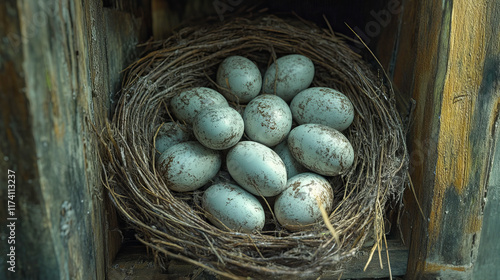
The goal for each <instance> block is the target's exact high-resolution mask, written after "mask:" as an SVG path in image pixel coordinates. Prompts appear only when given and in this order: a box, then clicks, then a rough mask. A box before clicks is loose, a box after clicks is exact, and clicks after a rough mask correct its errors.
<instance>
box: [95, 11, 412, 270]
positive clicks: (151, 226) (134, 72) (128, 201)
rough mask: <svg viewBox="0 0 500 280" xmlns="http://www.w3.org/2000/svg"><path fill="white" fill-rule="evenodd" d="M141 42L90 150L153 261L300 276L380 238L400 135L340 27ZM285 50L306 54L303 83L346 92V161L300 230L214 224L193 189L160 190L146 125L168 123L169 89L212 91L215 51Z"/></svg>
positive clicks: (224, 29) (397, 180)
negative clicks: (251, 230)
mask: <svg viewBox="0 0 500 280" xmlns="http://www.w3.org/2000/svg"><path fill="white" fill-rule="evenodd" d="M148 47H149V50H150V51H149V52H148V53H147V54H146V55H145V56H143V57H142V58H141V59H139V60H137V61H136V62H134V63H133V64H132V65H131V66H129V67H128V69H127V71H126V77H125V79H124V83H123V87H122V91H121V95H120V99H119V102H118V104H117V108H116V113H115V115H114V117H113V119H112V121H111V122H110V123H108V124H107V128H106V129H104V130H103V132H102V133H101V139H102V147H101V149H100V157H101V160H102V163H103V168H104V183H105V186H106V188H107V189H108V190H109V195H110V197H111V200H112V202H113V203H114V204H115V206H116V208H117V209H118V212H119V213H120V214H122V215H123V216H124V217H125V219H126V220H127V221H128V222H129V223H130V224H131V225H132V226H133V227H134V229H135V230H136V232H137V238H138V239H139V240H141V241H142V242H143V243H145V244H146V245H147V246H148V247H149V248H151V249H152V250H153V251H154V252H155V253H156V257H157V260H158V262H159V264H160V265H165V263H166V260H167V258H174V259H180V260H183V261H187V262H189V263H192V264H196V265H198V266H200V267H203V268H205V269H208V270H210V271H212V272H215V273H218V274H220V275H224V276H227V277H231V278H238V277H241V276H252V275H253V276H255V275H263V274H266V275H274V276H283V275H285V276H300V277H305V276H313V275H316V276H318V275H320V273H321V271H323V270H324V269H325V268H329V269H331V268H340V267H341V261H342V260H344V259H345V258H347V257H350V256H353V255H354V254H355V253H356V252H358V251H359V249H360V248H361V247H362V246H363V243H364V241H366V240H367V239H373V240H374V241H375V245H374V246H378V248H382V242H383V238H384V234H385V230H386V229H385V228H384V219H385V210H386V205H387V203H386V202H387V201H388V200H389V199H391V198H396V199H398V198H399V197H400V195H401V194H402V192H403V189H404V185H405V183H406V182H407V180H408V179H407V177H406V172H407V165H408V156H407V151H406V146H405V139H404V134H403V129H402V124H401V121H400V119H399V117H398V114H397V112H396V110H395V106H394V96H393V95H394V93H393V91H392V90H390V87H389V88H388V87H386V86H384V83H383V80H384V79H383V78H382V76H381V75H380V74H379V75H377V74H375V73H374V72H373V70H372V69H371V68H370V67H369V66H368V65H367V64H366V63H365V62H363V61H362V59H361V58H360V56H359V55H357V54H356V53H354V52H353V51H352V50H351V49H350V48H349V47H348V45H347V44H346V43H345V42H344V40H343V39H342V38H341V36H338V35H336V34H334V33H333V32H331V30H323V29H320V28H318V27H317V26H315V25H314V24H311V23H309V22H305V21H303V20H297V19H295V20H284V19H280V18H278V17H275V16H261V17H259V18H254V19H249V18H236V19H233V20H231V21H229V22H225V23H220V22H219V23H215V24H213V25H207V24H205V25H201V26H189V27H185V28H183V29H181V30H179V31H178V32H177V33H175V34H174V35H173V36H171V37H170V38H168V39H167V40H165V41H162V42H155V43H150V44H148ZM286 54H302V55H305V56H307V57H309V58H310V59H311V60H312V61H313V62H314V65H315V69H316V73H315V77H314V80H313V83H312V85H311V86H324V87H330V88H334V89H337V90H339V91H340V92H342V93H344V94H345V95H346V96H347V97H349V99H350V100H351V101H352V103H353V105H354V107H355V119H354V122H353V123H352V125H351V126H350V127H349V128H348V129H347V130H346V131H344V134H345V135H346V137H347V138H348V139H349V140H350V142H351V143H352V146H353V147H354V151H355V160H354V164H353V166H352V168H351V169H350V170H349V171H348V172H346V173H344V174H342V175H341V176H338V177H337V178H335V179H334V181H335V182H333V183H334V184H333V186H334V189H335V190H334V194H335V199H334V210H333V212H332V213H331V214H330V215H329V219H328V220H324V221H321V222H318V223H317V224H316V225H315V226H314V227H312V228H310V229H307V230H303V231H300V232H289V231H287V230H284V229H276V230H268V231H264V232H262V233H260V234H243V233H238V232H229V231H224V230H220V229H218V228H216V227H214V226H213V225H211V224H210V223H209V222H207V219H206V218H205V213H204V212H203V210H202V209H201V208H200V207H199V197H200V194H201V193H202V190H199V191H195V192H192V193H188V194H178V193H174V192H171V191H169V189H168V186H167V184H166V183H165V181H164V179H163V178H162V177H161V176H160V175H159V172H158V167H157V165H156V163H155V150H154V146H153V140H154V136H155V133H156V131H157V128H158V127H159V125H160V124H162V123H163V122H166V121H169V118H170V117H169V114H168V110H167V109H166V108H167V104H168V102H169V99H170V98H171V97H172V96H174V95H176V94H178V93H180V92H181V91H182V90H184V89H187V88H190V87H199V86H205V87H211V88H214V89H216V90H217V85H216V84H215V83H214V82H213V80H214V79H215V74H216V71H217V67H218V65H219V63H220V62H221V61H222V60H223V59H224V58H226V57H228V56H231V55H240V56H245V57H247V58H249V59H251V60H253V61H254V62H256V63H257V64H258V65H259V66H260V67H263V68H266V67H267V66H268V65H270V64H271V63H272V62H273V61H274V60H275V59H276V58H277V57H280V56H283V55H286ZM233 106H238V104H233ZM264 207H265V208H266V206H264ZM330 225H331V226H333V231H335V232H332V227H331V226H330ZM329 229H330V230H329ZM335 233H336V234H337V235H338V240H336V239H335V238H333V235H334V234H335ZM339 264H340V266H339Z"/></svg>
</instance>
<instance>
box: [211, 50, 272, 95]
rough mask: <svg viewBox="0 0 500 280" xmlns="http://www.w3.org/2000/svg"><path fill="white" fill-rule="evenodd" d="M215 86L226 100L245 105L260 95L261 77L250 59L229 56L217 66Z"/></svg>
mask: <svg viewBox="0 0 500 280" xmlns="http://www.w3.org/2000/svg"><path fill="white" fill-rule="evenodd" d="M217 84H218V85H219V86H220V87H222V89H221V93H222V94H223V95H224V96H225V97H226V98H227V99H228V100H231V101H235V102H238V103H247V102H249V101H250V100H252V99H253V98H254V97H256V96H257V95H258V94H259V93H260V90H261V88H262V76H261V74H260V71H259V68H258V67H257V65H255V63H253V62H252V61H251V60H250V59H248V58H245V57H242V56H230V57H228V58H226V59H224V61H222V63H221V64H220V65H219V69H218V70H217Z"/></svg>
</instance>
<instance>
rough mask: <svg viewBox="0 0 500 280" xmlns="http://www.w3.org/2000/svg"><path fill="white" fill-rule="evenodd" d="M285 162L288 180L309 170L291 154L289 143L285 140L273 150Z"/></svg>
mask: <svg viewBox="0 0 500 280" xmlns="http://www.w3.org/2000/svg"><path fill="white" fill-rule="evenodd" d="M273 150H274V151H275V152H276V153H277V154H278V155H279V156H280V158H281V159H282V160H283V163H284V164H285V168H286V175H287V178H288V179H290V178H292V177H293V176H295V175H297V174H300V173H304V172H307V171H308V170H307V168H305V166H303V165H302V164H300V163H299V162H298V161H297V160H296V159H295V158H294V157H293V156H292V153H290V149H289V148H288V142H287V141H286V140H284V141H283V142H281V143H279V144H278V145H277V146H276V147H274V149H273Z"/></svg>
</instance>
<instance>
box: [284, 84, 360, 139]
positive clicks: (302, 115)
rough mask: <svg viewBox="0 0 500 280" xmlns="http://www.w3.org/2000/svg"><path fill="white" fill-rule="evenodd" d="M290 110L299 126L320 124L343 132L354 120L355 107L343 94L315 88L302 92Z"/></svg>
mask: <svg viewBox="0 0 500 280" xmlns="http://www.w3.org/2000/svg"><path fill="white" fill-rule="evenodd" d="M290 110H291V111H292V115H293V118H294V120H295V121H296V122H297V123H298V124H304V123H319V124H324V125H327V126H329V127H332V128H335V129H336V130H339V131H342V130H344V129H346V128H347V127H348V126H349V125H351V123H352V121H353V119H354V106H353V105H352V103H351V101H350V100H349V98H347V96H345V95H344V94H342V93H341V92H339V91H337V90H334V89H331V88H326V87H313V88H308V89H306V90H303V91H301V92H300V93H299V94H297V96H295V98H294V99H293V100H292V102H291V103H290Z"/></svg>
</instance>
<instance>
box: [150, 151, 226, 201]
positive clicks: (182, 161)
mask: <svg viewBox="0 0 500 280" xmlns="http://www.w3.org/2000/svg"><path fill="white" fill-rule="evenodd" d="M158 161H159V170H160V172H161V174H162V175H163V177H164V178H165V181H166V183H167V186H168V188H169V189H171V190H174V191H178V192H187V191H193V190H196V189H198V188H200V187H202V186H203V185H205V184H207V183H208V182H209V181H210V179H212V178H213V177H214V176H215V175H216V174H217V172H218V171H219V169H220V167H221V164H222V160H221V156H220V154H219V152H217V151H214V150H211V149H208V148H206V147H204V146H203V145H201V144H200V143H198V142H196V141H188V142H184V143H180V144H177V145H174V146H172V147H170V148H169V149H168V150H166V151H165V152H164V153H163V154H162V155H161V156H160V159H159V160H158Z"/></svg>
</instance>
